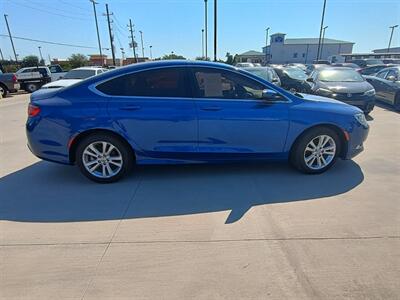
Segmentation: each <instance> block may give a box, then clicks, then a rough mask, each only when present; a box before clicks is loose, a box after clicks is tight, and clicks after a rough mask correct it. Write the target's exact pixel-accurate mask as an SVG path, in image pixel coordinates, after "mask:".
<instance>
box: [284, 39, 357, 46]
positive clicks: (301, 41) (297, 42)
mask: <svg viewBox="0 0 400 300" xmlns="http://www.w3.org/2000/svg"><path fill="white" fill-rule="evenodd" d="M318 42H319V38H295V39H285V45H304V44H309V45H312V44H318ZM324 44H354V43H353V42H348V41H342V40H335V39H327V38H324Z"/></svg>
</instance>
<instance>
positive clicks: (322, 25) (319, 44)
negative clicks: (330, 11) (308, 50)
mask: <svg viewBox="0 0 400 300" xmlns="http://www.w3.org/2000/svg"><path fill="white" fill-rule="evenodd" d="M325 7H326V0H324V7H323V8H322V18H321V28H320V30H319V40H318V50H317V60H318V59H319V54H320V47H321V35H322V28H323V27H324V17H325Z"/></svg>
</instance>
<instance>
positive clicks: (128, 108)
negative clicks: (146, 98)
mask: <svg viewBox="0 0 400 300" xmlns="http://www.w3.org/2000/svg"><path fill="white" fill-rule="evenodd" d="M119 109H120V110H139V109H141V107H140V106H139V105H126V106H122V107H120V108H119Z"/></svg>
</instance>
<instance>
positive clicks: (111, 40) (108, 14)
mask: <svg viewBox="0 0 400 300" xmlns="http://www.w3.org/2000/svg"><path fill="white" fill-rule="evenodd" d="M106 12H107V13H106V16H107V23H108V32H109V34H110V43H111V54H112V60H113V65H114V66H115V53H114V38H113V35H112V32H111V22H110V16H112V13H111V14H110V13H109V12H108V4H106Z"/></svg>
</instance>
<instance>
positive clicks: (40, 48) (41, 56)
mask: <svg viewBox="0 0 400 300" xmlns="http://www.w3.org/2000/svg"><path fill="white" fill-rule="evenodd" d="M38 49H39V54H40V60H41V61H44V59H43V55H42V47H41V46H38Z"/></svg>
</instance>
